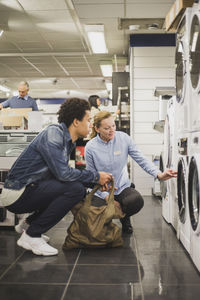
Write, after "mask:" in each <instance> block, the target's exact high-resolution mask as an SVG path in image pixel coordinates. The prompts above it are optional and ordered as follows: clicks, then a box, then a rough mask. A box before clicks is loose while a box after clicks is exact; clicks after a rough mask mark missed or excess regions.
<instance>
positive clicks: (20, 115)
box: [0, 108, 32, 129]
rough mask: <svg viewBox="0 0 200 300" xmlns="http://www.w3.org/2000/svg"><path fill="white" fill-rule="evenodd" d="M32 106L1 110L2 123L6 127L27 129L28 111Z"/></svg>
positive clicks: (0, 119) (0, 118)
mask: <svg viewBox="0 0 200 300" xmlns="http://www.w3.org/2000/svg"><path fill="white" fill-rule="evenodd" d="M30 111H32V108H7V109H2V110H1V112H0V123H2V125H3V127H4V129H27V122H28V112H30Z"/></svg>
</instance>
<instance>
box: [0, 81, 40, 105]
mask: <svg viewBox="0 0 200 300" xmlns="http://www.w3.org/2000/svg"><path fill="white" fill-rule="evenodd" d="M28 91H29V84H28V82H26V81H21V82H20V83H19V86H18V92H19V95H18V96H13V97H12V98H9V99H8V100H6V101H4V102H2V103H0V109H2V108H6V107H10V108H28V107H31V108H32V110H38V107H37V103H36V101H35V100H34V99H33V98H31V97H30V96H29V95H28Z"/></svg>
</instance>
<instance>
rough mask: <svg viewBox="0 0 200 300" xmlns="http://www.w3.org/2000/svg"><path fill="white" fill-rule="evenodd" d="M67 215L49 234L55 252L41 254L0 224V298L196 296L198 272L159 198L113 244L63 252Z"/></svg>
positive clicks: (173, 299)
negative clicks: (119, 244)
mask: <svg viewBox="0 0 200 300" xmlns="http://www.w3.org/2000/svg"><path fill="white" fill-rule="evenodd" d="M70 221H71V217H70V216H68V217H66V219H65V220H63V221H61V222H60V223H59V224H58V225H57V226H56V227H55V228H53V229H52V230H51V231H50V232H49V233H48V234H49V236H50V237H51V244H52V246H55V247H56V248H58V249H59V255H58V256H54V257H40V256H36V255H33V254H32V253H30V252H29V251H23V249H22V248H19V247H18V246H17V245H16V240H17V238H18V236H17V234H16V233H15V232H14V231H5V230H2V228H1V229H0V299H1V300H22V299H28V300H57V299H58V300H66V299H67V300H86V299H87V300H116V299H120V300H136V299H137V300H143V299H145V300H157V299H159V300H163V299H165V300H179V299H180V300H190V299H193V300H197V299H198V300H199V299H200V298H199V297H200V296H199V295H200V275H199V273H198V272H197V270H196V269H195V267H194V265H193V263H192V262H191V260H190V258H189V257H188V255H187V253H186V252H185V250H184V248H183V247H182V246H181V244H180V243H179V241H178V240H177V239H176V235H175V233H174V231H173V230H172V228H171V227H170V226H169V225H167V224H166V223H165V221H164V220H163V218H162V217H161V204H160V201H159V200H158V199H157V198H153V197H145V207H144V208H143V210H142V212H140V213H139V214H138V215H137V216H135V217H134V218H133V220H132V221H133V226H134V234H133V235H131V236H124V247H122V248H117V249H96V250H88V249H84V250H78V249H76V250H70V251H67V252H63V250H62V244H63V241H64V238H65V235H66V224H67V225H68V224H69V223H70Z"/></svg>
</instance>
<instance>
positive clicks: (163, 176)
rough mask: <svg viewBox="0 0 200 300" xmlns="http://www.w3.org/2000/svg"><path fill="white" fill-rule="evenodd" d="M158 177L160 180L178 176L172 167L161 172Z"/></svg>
mask: <svg viewBox="0 0 200 300" xmlns="http://www.w3.org/2000/svg"><path fill="white" fill-rule="evenodd" d="M157 177H158V179H159V180H168V179H170V178H173V177H177V172H176V171H173V170H172V169H167V170H165V171H164V172H163V173H159V174H158V176H157Z"/></svg>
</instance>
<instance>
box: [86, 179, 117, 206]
mask: <svg viewBox="0 0 200 300" xmlns="http://www.w3.org/2000/svg"><path fill="white" fill-rule="evenodd" d="M114 187H115V185H114V179H112V180H111V189H110V192H109V196H108V203H109V202H112V201H113V199H114ZM100 188H101V185H100V184H97V185H95V187H94V188H93V189H92V191H91V192H90V193H89V194H88V195H87V196H86V198H85V204H84V206H87V207H89V206H90V205H91V200H92V197H93V195H94V194H95V193H96V191H97V190H98V189H100Z"/></svg>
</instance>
